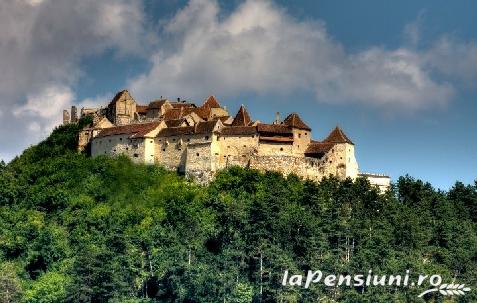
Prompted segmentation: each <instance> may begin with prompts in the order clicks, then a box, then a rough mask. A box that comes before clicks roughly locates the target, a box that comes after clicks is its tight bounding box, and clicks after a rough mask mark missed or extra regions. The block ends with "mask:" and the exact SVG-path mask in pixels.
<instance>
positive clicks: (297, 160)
mask: <svg viewBox="0 0 477 303" xmlns="http://www.w3.org/2000/svg"><path fill="white" fill-rule="evenodd" d="M81 113H82V115H93V116H94V117H95V119H94V120H95V122H94V123H93V125H90V126H88V127H86V128H85V129H84V130H83V132H82V133H81V134H80V142H79V147H80V148H85V146H86V145H88V144H89V145H90V146H91V155H92V156H99V155H119V154H123V155H126V156H128V157H130V158H131V159H133V161H135V162H138V163H148V164H153V163H156V164H159V165H162V166H164V167H166V168H167V169H170V170H175V171H178V172H179V173H183V174H185V175H186V176H188V177H191V178H194V179H196V180H197V181H199V182H203V183H206V182H209V181H210V180H211V179H212V178H213V177H214V175H215V174H216V173H217V172H218V171H220V170H222V169H224V168H227V167H231V166H234V165H238V166H242V167H249V168H253V169H257V170H260V171H277V172H280V173H282V174H284V175H288V174H291V173H293V174H296V175H298V176H299V177H301V178H303V179H310V180H314V181H320V180H321V179H322V178H323V177H325V176H330V175H332V176H337V177H338V178H341V179H344V178H348V177H349V178H352V179H355V178H356V177H358V175H359V169H358V163H357V161H356V158H355V154H354V147H355V146H354V143H353V142H352V141H351V140H350V139H349V138H348V137H347V136H346V135H345V134H344V132H343V131H342V130H341V129H340V128H339V127H336V128H335V129H334V130H333V131H332V132H331V133H330V134H329V136H328V137H327V138H325V139H324V140H322V141H316V140H312V133H311V128H310V127H309V126H308V125H306V124H305V123H304V122H303V121H302V120H301V118H300V117H299V115H298V114H297V113H292V114H290V115H288V116H287V117H286V118H285V119H284V120H283V121H281V120H280V118H279V116H278V115H277V118H276V119H275V121H274V122H273V123H271V124H266V123H261V122H259V121H253V120H252V119H251V117H250V115H249V114H248V112H247V110H246V109H245V107H243V106H242V107H240V109H239V110H238V112H237V114H236V115H235V116H231V115H229V113H228V112H227V110H226V109H225V108H224V107H222V106H221V105H220V104H219V102H218V101H217V100H216V99H215V97H213V96H210V97H208V98H207V99H206V100H205V102H204V103H203V104H202V105H201V106H196V105H195V104H192V103H189V102H186V101H181V100H180V99H178V100H177V101H176V102H172V101H169V100H167V99H163V98H162V97H161V99H159V100H156V101H152V102H150V103H149V105H139V104H136V101H135V100H134V99H133V98H132V97H131V95H130V94H129V92H127V91H122V92H119V93H118V94H117V95H116V96H115V97H114V99H113V100H112V101H111V102H110V104H109V105H108V106H107V108H104V109H103V108H100V109H82V110H81ZM66 120H68V119H66V115H65V121H66ZM363 176H365V177H367V176H370V177H369V178H368V179H369V180H370V181H371V182H372V183H376V185H378V186H379V188H380V189H384V188H386V187H387V186H389V177H386V176H381V175H380V177H379V178H377V177H376V176H377V175H369V174H368V175H363ZM378 179H379V180H378ZM386 182H387V183H386ZM386 184H387V186H386Z"/></svg>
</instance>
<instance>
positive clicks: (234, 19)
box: [129, 0, 477, 111]
mask: <svg viewBox="0 0 477 303" xmlns="http://www.w3.org/2000/svg"><path fill="white" fill-rule="evenodd" d="M165 30H166V34H167V36H170V37H173V38H172V39H171V41H170V45H173V47H172V48H170V49H166V48H161V49H159V50H157V52H155V53H154V54H153V55H152V56H151V64H152V67H151V69H150V71H148V72H147V73H146V74H144V75H142V76H140V77H137V78H135V79H132V80H131V82H130V85H129V86H130V88H131V91H133V92H134V94H135V96H138V97H140V98H141V99H145V100H148V99H152V98H154V97H155V96H158V95H169V96H175V95H177V94H179V93H180V94H181V95H182V96H186V97H193V98H202V97H203V96H204V95H207V94H209V93H216V94H220V95H234V94H238V93H241V92H257V93H275V94H276V93H278V94H292V93H293V92H296V91H309V92H312V93H314V94H315V95H316V97H317V99H318V100H319V101H321V102H340V103H345V102H357V103H363V104H368V105H373V106H382V107H384V108H386V109H392V110H401V111H409V110H411V111H415V110H419V109H423V108H434V107H435V106H443V105H445V104H446V103H448V102H449V100H451V98H452V96H453V95H454V93H455V89H454V88H453V86H452V85H451V84H450V83H449V82H447V80H442V79H439V78H437V77H435V75H434V72H435V71H436V69H439V70H442V71H446V72H450V71H451V70H453V68H448V66H445V65H444V64H445V63H446V62H447V63H448V64H450V65H452V59H451V58H453V59H455V58H456V57H455V56H456V55H457V54H459V52H462V53H463V54H462V55H463V56H466V58H469V60H474V56H473V53H472V52H470V51H468V50H467V46H465V45H461V47H459V48H458V47H455V46H454V49H449V47H450V45H445V44H443V43H442V42H441V43H439V44H437V45H436V47H434V48H433V49H432V50H426V51H418V50H416V49H414V48H405V47H403V48H398V49H385V48H382V47H371V48H369V49H367V50H363V51H360V52H356V53H350V52H347V51H346V50H345V49H344V47H343V45H342V44H341V43H339V42H338V41H335V40H334V39H333V38H332V37H330V36H329V34H328V33H327V31H326V28H325V26H324V24H323V23H320V22H311V21H302V20H296V19H293V18H292V17H290V16H289V15H288V14H287V13H286V11H284V10H282V9H280V8H279V7H277V6H276V5H274V4H273V3H272V2H269V1H246V2H245V3H243V4H241V5H240V6H239V7H238V8H237V9H236V10H235V11H233V12H232V13H231V14H230V15H229V16H226V17H223V18H222V17H221V14H220V9H219V7H218V5H217V3H216V2H215V1H211V0H192V1H191V2H190V3H189V4H188V5H187V7H185V8H184V9H183V10H181V11H180V12H178V13H177V15H176V16H175V17H174V18H173V19H172V20H171V21H170V22H169V23H168V24H167V25H166V26H165ZM418 30H419V29H418V23H417V22H416V23H415V24H414V25H413V26H409V27H408V29H407V31H408V33H407V34H408V35H410V39H411V42H412V43H414V44H415V43H417V42H418V40H419V31H418ZM447 55H449V58H446V59H448V60H442V57H446V56H447ZM454 68H458V69H459V70H457V71H456V73H458V74H459V75H463V74H469V75H470V76H471V77H473V74H472V73H473V72H475V71H477V68H476V67H475V65H474V66H468V65H465V64H462V66H461V67H460V68H459V67H454ZM465 68H468V69H469V70H468V71H467V70H465Z"/></svg>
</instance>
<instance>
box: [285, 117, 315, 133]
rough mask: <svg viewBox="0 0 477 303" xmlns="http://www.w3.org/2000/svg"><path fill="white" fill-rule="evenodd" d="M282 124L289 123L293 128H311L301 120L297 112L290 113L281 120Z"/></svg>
mask: <svg viewBox="0 0 477 303" xmlns="http://www.w3.org/2000/svg"><path fill="white" fill-rule="evenodd" d="M283 124H285V125H289V126H291V127H293V128H298V129H305V130H311V128H310V127H309V126H308V125H306V124H305V122H303V120H301V118H300V116H299V115H298V114H297V113H292V114H290V115H288V117H286V118H285V120H283Z"/></svg>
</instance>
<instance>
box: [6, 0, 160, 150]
mask: <svg viewBox="0 0 477 303" xmlns="http://www.w3.org/2000/svg"><path fill="white" fill-rule="evenodd" d="M143 13H144V12H143V7H142V2H141V1H127V0H101V1H96V0H69V1H55V0H2V1H0V71H1V73H0V100H1V101H0V112H2V113H3V116H2V119H1V120H0V123H1V127H0V142H1V149H2V151H1V152H2V154H3V155H8V154H10V155H12V154H15V153H17V152H18V151H20V150H21V149H22V148H24V147H26V146H27V145H28V144H31V143H34V142H37V140H39V139H41V138H42V137H44V135H45V133H46V132H49V130H51V128H52V127H53V126H54V125H56V124H57V123H59V122H60V120H61V112H62V109H63V106H65V107H68V106H71V105H72V104H71V102H73V101H74V93H73V92H72V90H71V87H73V86H74V85H75V83H76V81H77V80H78V78H79V77H80V76H81V75H82V71H81V67H80V65H79V62H80V60H81V59H82V58H85V57H87V56H92V55H97V54H100V53H102V52H104V51H105V50H109V49H112V50H113V54H118V55H126V54H134V55H140V56H142V55H144V54H145V52H146V50H147V49H148V45H150V43H151V39H150V37H151V35H149V33H147V32H146V30H145V25H144V16H143Z"/></svg>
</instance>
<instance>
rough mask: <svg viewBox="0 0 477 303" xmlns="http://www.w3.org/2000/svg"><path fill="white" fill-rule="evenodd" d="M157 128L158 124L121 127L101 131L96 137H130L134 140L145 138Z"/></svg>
mask: <svg viewBox="0 0 477 303" xmlns="http://www.w3.org/2000/svg"><path fill="white" fill-rule="evenodd" d="M158 126H159V122H150V123H141V124H129V125H121V126H115V127H110V128H105V129H103V130H102V131H101V132H100V133H99V134H98V136H97V137H99V138H102V137H107V136H114V135H130V136H131V137H134V138H140V137H143V136H145V135H146V134H147V133H149V132H151V131H152V130H154V129H155V128H157V127H158Z"/></svg>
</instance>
